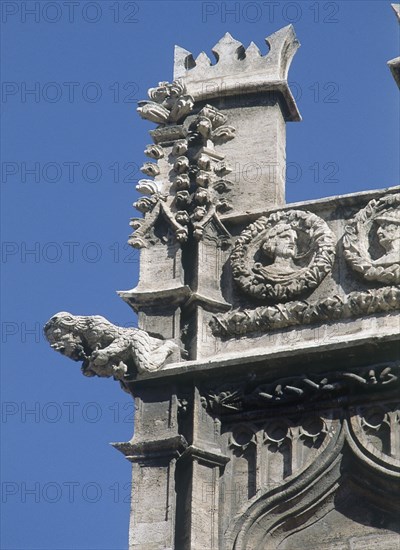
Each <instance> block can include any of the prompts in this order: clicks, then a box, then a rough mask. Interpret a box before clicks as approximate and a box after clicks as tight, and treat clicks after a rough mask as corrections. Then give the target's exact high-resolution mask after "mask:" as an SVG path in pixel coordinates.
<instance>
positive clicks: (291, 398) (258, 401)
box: [202, 363, 400, 415]
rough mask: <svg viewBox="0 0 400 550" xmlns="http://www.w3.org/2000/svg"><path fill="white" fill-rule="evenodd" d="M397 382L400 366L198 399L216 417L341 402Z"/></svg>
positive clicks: (249, 385) (226, 389)
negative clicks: (263, 409) (287, 406)
mask: <svg viewBox="0 0 400 550" xmlns="http://www.w3.org/2000/svg"><path fill="white" fill-rule="evenodd" d="M399 378H400V363H391V364H384V365H376V366H374V367H368V368H362V369H356V370H354V371H353V372H347V371H343V372H339V371H335V372H328V373H322V374H301V375H297V376H290V377H286V378H281V379H278V380H275V381H274V382H268V383H265V384H264V383H263V384H257V385H255V383H254V382H252V381H251V380H250V381H247V382H244V383H241V384H240V383H238V384H226V385H224V386H220V387H218V388H216V389H215V390H212V391H208V392H207V393H206V394H205V395H203V397H202V404H203V407H204V408H205V409H207V410H209V411H210V412H212V413H214V414H218V415H219V414H228V413H237V412H242V411H246V410H252V409H253V410H254V409H262V408H265V407H267V408H270V407H271V406H273V405H291V404H296V405H299V404H301V403H305V402H307V403H309V402H310V401H315V402H317V401H320V400H330V399H335V400H338V399H339V398H340V399H341V400H342V401H343V399H345V398H349V397H350V396H354V395H357V396H359V395H360V394H369V393H371V392H372V393H376V392H383V391H386V390H388V389H389V390H390V389H391V390H393V389H394V388H395V387H396V388H397V387H398V386H399Z"/></svg>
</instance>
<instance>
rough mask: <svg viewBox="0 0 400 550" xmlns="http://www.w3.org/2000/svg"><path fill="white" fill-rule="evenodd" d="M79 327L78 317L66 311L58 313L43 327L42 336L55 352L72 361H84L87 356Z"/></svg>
mask: <svg viewBox="0 0 400 550" xmlns="http://www.w3.org/2000/svg"><path fill="white" fill-rule="evenodd" d="M79 325H80V323H79V318H78V317H76V316H75V315H72V314H71V313H68V312H66V311H60V312H59V313H56V314H55V315H53V317H51V319H49V320H48V321H47V323H46V324H45V326H44V335H45V336H46V338H47V340H48V342H49V344H50V346H51V347H52V348H53V349H54V350H55V351H58V352H59V353H62V354H63V355H65V356H67V357H69V358H70V359H73V360H74V361H84V360H85V359H86V358H87V356H86V353H85V350H84V346H83V341H82V337H81V332H82V331H81V327H80V326H79Z"/></svg>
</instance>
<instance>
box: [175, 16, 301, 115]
mask: <svg viewBox="0 0 400 550" xmlns="http://www.w3.org/2000/svg"><path fill="white" fill-rule="evenodd" d="M265 42H266V43H267V44H268V46H269V52H268V53H267V54H266V55H262V54H261V52H260V50H259V48H258V47H257V46H256V44H254V42H251V43H250V45H249V46H248V47H247V48H245V47H244V46H243V44H242V43H241V42H239V41H238V40H235V38H233V36H231V35H230V34H229V33H228V32H227V33H226V34H225V35H224V36H223V37H222V38H221V40H219V42H218V43H217V44H216V45H215V46H214V47H213V48H212V52H213V54H214V57H215V61H214V62H213V63H212V62H211V60H210V58H209V57H208V55H207V54H206V53H205V52H201V53H200V54H199V56H198V57H197V58H196V59H194V57H193V55H192V54H191V53H190V52H189V51H188V50H186V49H184V48H182V47H180V46H176V47H175V63H174V78H175V79H179V80H181V81H182V82H184V83H185V84H186V86H187V88H188V89H190V93H191V94H192V96H193V97H194V99H195V101H204V100H208V99H211V98H214V97H218V96H221V95H236V94H238V93H240V94H247V93H252V92H258V93H265V92H267V91H270V90H271V87H272V86H274V89H277V90H279V92H280V93H281V94H282V96H283V97H284V100H285V102H286V103H287V107H288V110H289V113H290V117H291V119H292V120H301V117H300V114H299V112H298V110H297V107H296V103H295V101H294V98H293V96H292V94H291V92H290V90H289V87H288V84H287V75H288V71H289V67H290V64H291V62H292V59H293V56H294V54H295V53H296V51H297V49H298V48H299V46H300V43H299V41H298V40H297V37H296V34H295V32H294V28H293V26H292V25H287V26H286V27H284V28H282V29H280V30H278V31H277V32H275V33H273V34H271V35H270V36H268V37H267V38H265Z"/></svg>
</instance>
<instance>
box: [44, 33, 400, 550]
mask: <svg viewBox="0 0 400 550" xmlns="http://www.w3.org/2000/svg"><path fill="white" fill-rule="evenodd" d="M266 40H267V43H268V45H269V47H270V51H269V52H268V54H267V55H266V56H262V55H261V54H260V51H259V49H258V48H257V46H256V45H255V44H253V43H252V44H251V45H250V46H249V47H248V48H247V49H245V48H244V47H243V45H242V44H241V43H240V42H238V41H236V40H235V39H234V38H232V36H230V35H229V34H226V35H225V36H224V37H223V38H222V39H221V40H220V41H219V42H218V44H217V45H216V46H215V47H214V49H213V53H214V56H215V58H216V59H215V62H214V64H211V62H210V59H209V57H208V56H207V55H206V54H205V53H202V54H200V55H199V56H198V57H197V59H196V60H195V59H194V58H193V56H192V55H191V54H190V52H188V51H187V50H184V49H182V48H179V47H177V48H176V52H175V64H174V79H173V81H172V83H168V82H161V83H160V84H159V85H158V86H157V87H155V88H152V89H150V90H149V99H148V100H145V101H142V102H140V106H139V108H138V111H139V114H140V116H142V117H143V118H145V119H147V120H149V121H151V122H153V123H155V124H156V127H155V129H153V130H152V131H151V132H150V134H151V137H152V143H151V144H150V145H148V146H147V147H146V150H145V153H146V155H147V156H148V157H149V161H148V162H146V163H145V164H144V165H143V167H142V171H143V173H144V174H145V178H144V179H142V180H141V181H140V182H139V185H138V190H139V191H140V192H141V193H142V194H143V197H142V198H140V199H139V200H138V201H137V202H136V208H137V209H138V210H139V211H140V212H142V213H143V216H142V217H140V218H135V219H133V220H132V222H131V225H132V227H133V229H134V232H133V234H132V235H131V237H130V244H131V245H132V246H134V247H137V248H140V249H141V265H140V282H139V284H138V286H137V287H136V288H134V289H132V290H128V291H123V292H120V293H119V294H120V296H121V297H122V299H123V300H124V301H125V302H127V303H128V304H129V305H130V306H131V307H132V308H133V309H134V310H135V311H136V312H137V313H138V316H139V327H140V328H139V329H126V328H121V327H116V326H114V325H112V324H111V323H109V322H108V321H107V320H106V319H104V318H103V317H100V316H96V317H83V316H81V317H77V316H74V315H71V314H69V313H66V312H62V313H59V314H57V315H55V316H54V317H52V319H50V321H49V322H48V323H47V325H46V327H45V333H46V336H47V338H48V340H49V342H50V344H51V345H52V347H53V348H54V349H55V350H57V351H60V352H62V353H63V354H65V355H68V356H69V357H71V358H72V359H74V360H75V361H82V370H83V373H84V374H86V375H88V376H95V375H97V376H112V377H114V378H115V379H116V380H119V382H120V384H121V386H122V387H123V389H125V390H126V391H128V392H129V393H130V394H131V395H132V396H133V398H134V399H135V411H136V414H135V435H134V437H133V439H132V440H131V441H129V442H126V443H116V444H114V445H115V447H116V448H117V449H118V450H119V451H121V452H122V453H123V454H124V455H125V456H126V458H127V459H128V460H129V461H130V462H131V463H132V470H133V474H132V476H133V477H132V486H133V494H132V513H131V524H130V550H166V549H169V550H172V549H174V550H255V549H261V548H262V549H275V548H276V549H280V550H289V549H290V550H299V549H302V548H307V549H317V548H318V550H328V549H329V550H333V549H335V550H345V549H346V550H347V549H349V550H350V549H352V550H357V549H360V550H361V549H366V548H376V549H381V550H395V549H398V548H399V545H400V538H399V535H398V532H399V522H398V518H399V492H398V479H399V471H400V469H399V467H400V448H399V445H400V434H399V426H398V424H399V412H398V411H399V409H398V397H399V394H398V390H399V376H400V360H399V344H398V342H399V309H400V287H399V285H400V261H399V259H400V189H399V188H389V189H382V190H377V191H372V192H371V191H369V192H365V193H357V194H351V195H345V196H338V197H333V198H327V199H322V200H314V201H306V202H300V203H296V204H285V180H284V174H285V125H286V123H287V122H290V121H299V120H300V119H301V117H300V114H299V112H298V109H297V106H296V103H295V101H294V98H293V96H292V94H291V91H290V89H289V86H288V82H287V77H288V70H289V66H290V63H291V61H292V58H293V56H294V54H295V52H296V50H297V48H298V46H299V43H298V40H297V39H296V36H295V33H294V30H293V28H292V27H291V26H288V27H285V28H283V29H281V30H279V31H277V32H275V33H274V34H272V35H271V36H269V37H268V38H267V39H266ZM394 61H396V60H394ZM391 63H392V65H393V62H391ZM392 65H391V69H392V71H393V66H392ZM252 162H257V170H261V172H260V173H259V174H258V176H259V177H257V178H253V179H252V180H251V178H250V177H249V174H248V172H247V171H246V170H247V169H249V170H250V169H251V163H252ZM244 168H245V169H244ZM249 180H250V181H249Z"/></svg>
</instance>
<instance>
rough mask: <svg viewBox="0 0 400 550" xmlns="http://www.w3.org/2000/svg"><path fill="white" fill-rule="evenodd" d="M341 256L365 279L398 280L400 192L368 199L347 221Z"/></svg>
mask: <svg viewBox="0 0 400 550" xmlns="http://www.w3.org/2000/svg"><path fill="white" fill-rule="evenodd" d="M343 248H344V256H345V258H346V260H347V262H348V264H349V265H350V267H351V268H352V269H354V271H357V272H358V273H360V274H361V276H362V277H363V278H364V279H366V280H367V281H377V282H380V283H388V284H399V283H400V193H396V194H393V195H386V196H385V197H382V198H380V199H379V200H376V199H373V200H371V201H369V203H368V204H367V205H366V207H365V208H363V209H362V210H360V211H359V212H357V214H356V215H355V216H354V217H353V218H352V219H351V220H350V221H349V223H348V224H347V225H346V227H345V234H344V237H343Z"/></svg>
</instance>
